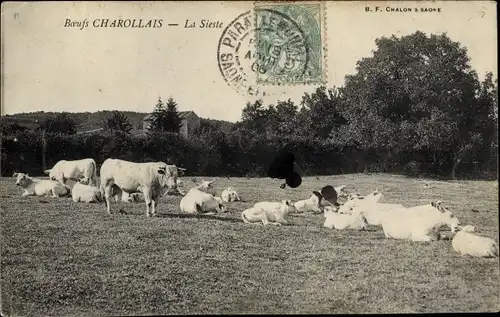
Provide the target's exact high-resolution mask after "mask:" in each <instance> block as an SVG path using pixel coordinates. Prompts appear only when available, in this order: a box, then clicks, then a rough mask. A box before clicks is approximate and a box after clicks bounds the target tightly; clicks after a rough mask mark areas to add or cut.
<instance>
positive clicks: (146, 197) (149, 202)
mask: <svg viewBox="0 0 500 317" xmlns="http://www.w3.org/2000/svg"><path fill="white" fill-rule="evenodd" d="M142 193H143V194H144V201H145V202H146V217H149V216H150V211H149V210H150V209H152V210H153V212H154V210H155V206H154V202H153V200H152V199H151V198H152V197H151V196H152V195H151V189H150V188H148V187H144V188H143V189H142ZM151 215H152V214H151Z"/></svg>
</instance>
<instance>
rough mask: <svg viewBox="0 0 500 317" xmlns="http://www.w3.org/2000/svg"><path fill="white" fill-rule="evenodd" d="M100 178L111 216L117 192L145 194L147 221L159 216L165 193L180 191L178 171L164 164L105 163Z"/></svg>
mask: <svg viewBox="0 0 500 317" xmlns="http://www.w3.org/2000/svg"><path fill="white" fill-rule="evenodd" d="M100 176H101V190H102V191H104V197H105V201H106V208H107V212H108V213H109V214H111V197H112V195H113V194H114V191H115V190H116V191H117V192H119V191H125V192H127V193H129V194H131V193H137V192H142V193H143V195H144V200H145V202H146V216H148V217H149V216H154V215H155V214H156V206H157V205H158V200H159V198H160V197H161V196H162V194H163V193H164V191H165V190H167V189H168V190H171V191H176V190H177V177H178V170H177V167H176V166H175V165H167V164H166V163H163V162H150V163H134V162H129V161H124V160H119V159H106V160H105V161H104V163H102V166H101V173H100ZM118 194H119V193H118Z"/></svg>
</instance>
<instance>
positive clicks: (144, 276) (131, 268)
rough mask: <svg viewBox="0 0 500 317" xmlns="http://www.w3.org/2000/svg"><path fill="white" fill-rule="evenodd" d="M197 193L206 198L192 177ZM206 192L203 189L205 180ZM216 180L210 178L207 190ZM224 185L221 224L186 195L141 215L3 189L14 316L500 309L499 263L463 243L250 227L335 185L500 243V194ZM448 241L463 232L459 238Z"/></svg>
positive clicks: (220, 185) (273, 183) (455, 185)
mask: <svg viewBox="0 0 500 317" xmlns="http://www.w3.org/2000/svg"><path fill="white" fill-rule="evenodd" d="M182 179H183V181H184V183H185V185H186V186H185V188H186V189H187V188H190V187H192V186H194V182H193V181H192V177H183V178H182ZM196 179H197V180H198V181H199V180H201V179H202V178H201V177H197V178H196ZM205 179H207V178H205ZM208 179H215V186H216V189H217V192H218V193H219V194H220V193H221V191H222V190H223V189H224V188H225V187H227V186H233V187H235V188H236V189H237V190H238V192H239V194H240V197H241V199H242V200H243V201H242V202H234V203H230V204H229V205H228V212H227V213H224V214H218V215H215V216H189V215H184V214H181V213H180V210H179V202H180V199H181V197H180V196H166V197H164V198H162V199H161V200H160V203H159V205H158V208H157V212H158V217H156V218H147V217H146V216H145V204H144V203H124V204H123V205H122V206H123V208H124V210H125V211H126V212H127V214H119V213H117V211H118V207H117V205H116V204H113V206H112V207H113V210H114V211H115V214H112V215H108V214H107V213H106V211H105V205H104V203H102V204H85V203H74V202H73V201H71V198H61V199H53V198H50V197H27V198H23V197H21V196H20V194H21V189H20V188H17V187H16V186H15V180H14V179H13V178H7V177H4V178H2V179H0V201H1V203H0V204H1V239H2V242H1V304H2V307H1V310H2V314H3V315H6V316H48V315H50V316H88V315H160V314H162V315H165V314H242V313H243V314H260V313H271V314H291V313H303V314H306V313H327V314H330V313H332V314H336V313H410V312H419V313H429V312H480V311H483V312H484V311H499V310H500V297H499V295H500V294H499V260H498V258H493V259H483V258H482V259H478V258H471V257H465V256H461V255H459V254H457V253H456V252H455V251H454V250H453V249H452V247H451V241H449V240H440V241H436V242H432V243H422V242H411V241H402V240H392V239H386V238H385V237H384V234H383V231H382V229H381V228H380V227H370V228H369V230H368V231H339V230H331V229H327V228H323V221H324V217H323V215H321V214H307V215H291V216H290V217H289V218H288V219H289V221H290V225H288V226H281V227H276V226H262V225H249V224H244V223H243V222H242V220H241V211H242V210H244V209H245V208H248V207H250V206H251V205H253V204H254V203H255V202H257V201H263V200H282V199H292V200H294V201H296V200H299V199H305V198H308V197H309V196H310V194H311V190H317V189H320V188H321V187H322V186H324V185H328V184H330V185H334V186H338V185H341V184H345V185H347V186H348V189H351V188H352V187H353V186H354V187H355V188H356V190H357V191H358V192H359V193H361V194H363V195H364V194H368V193H369V192H371V191H373V190H374V189H375V188H378V189H379V190H380V191H381V192H382V193H383V194H384V196H385V199H384V201H385V202H390V203H401V204H403V205H405V206H414V205H419V204H426V203H429V202H430V201H431V200H437V199H440V200H442V201H443V202H444V204H445V205H447V206H449V208H450V209H451V210H452V211H453V212H454V213H455V214H456V215H457V217H458V218H459V219H460V221H461V223H462V224H463V225H465V224H472V225H475V226H476V230H477V231H478V234H479V235H482V236H487V237H491V238H493V239H494V240H495V241H497V242H498V234H499V224H498V182H497V181H495V182H485V181H449V182H442V181H430V180H429V181H426V183H427V184H428V185H429V186H424V181H423V180H421V179H412V178H407V177H403V176H396V175H388V174H371V175H365V174H349V175H337V176H320V177H318V178H317V177H306V178H305V179H303V183H302V185H301V186H300V187H298V188H295V189H291V188H288V187H287V188H286V189H280V188H279V185H280V184H281V182H280V181H278V180H272V179H269V178H250V179H247V178H231V179H228V178H208ZM446 230H449V229H448V228H446Z"/></svg>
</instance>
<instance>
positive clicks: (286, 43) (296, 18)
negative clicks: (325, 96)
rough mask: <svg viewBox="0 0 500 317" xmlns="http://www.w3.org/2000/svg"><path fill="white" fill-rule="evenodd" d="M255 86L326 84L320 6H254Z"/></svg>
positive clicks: (274, 3)
mask: <svg viewBox="0 0 500 317" xmlns="http://www.w3.org/2000/svg"><path fill="white" fill-rule="evenodd" d="M254 11H255V25H256V33H255V41H254V42H255V55H256V56H255V57H256V64H257V65H256V66H257V69H258V72H257V84H263V85H269V84H270V85H290V84H323V83H326V45H325V44H326V43H324V40H326V36H323V34H326V27H325V23H324V20H325V19H324V7H323V6H322V4H321V3H320V2H272V3H271V2H255V4H254Z"/></svg>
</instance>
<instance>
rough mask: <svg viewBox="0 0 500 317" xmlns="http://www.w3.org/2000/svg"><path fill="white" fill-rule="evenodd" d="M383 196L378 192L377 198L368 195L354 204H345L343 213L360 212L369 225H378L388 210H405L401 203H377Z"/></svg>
mask: <svg viewBox="0 0 500 317" xmlns="http://www.w3.org/2000/svg"><path fill="white" fill-rule="evenodd" d="M372 197H373V198H372ZM383 197H384V195H383V194H381V193H378V196H377V199H374V198H375V196H369V198H368V199H360V200H358V201H357V203H355V204H352V203H351V204H347V205H346V207H344V208H343V213H345V214H354V213H361V214H362V215H363V216H365V218H366V221H367V222H368V224H369V225H372V226H379V225H381V224H382V219H383V217H385V216H386V214H387V213H388V212H390V211H404V210H407V209H406V208H405V207H404V206H403V205H401V204H387V203H379V202H378V201H380V200H381V199H382V198H383Z"/></svg>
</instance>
